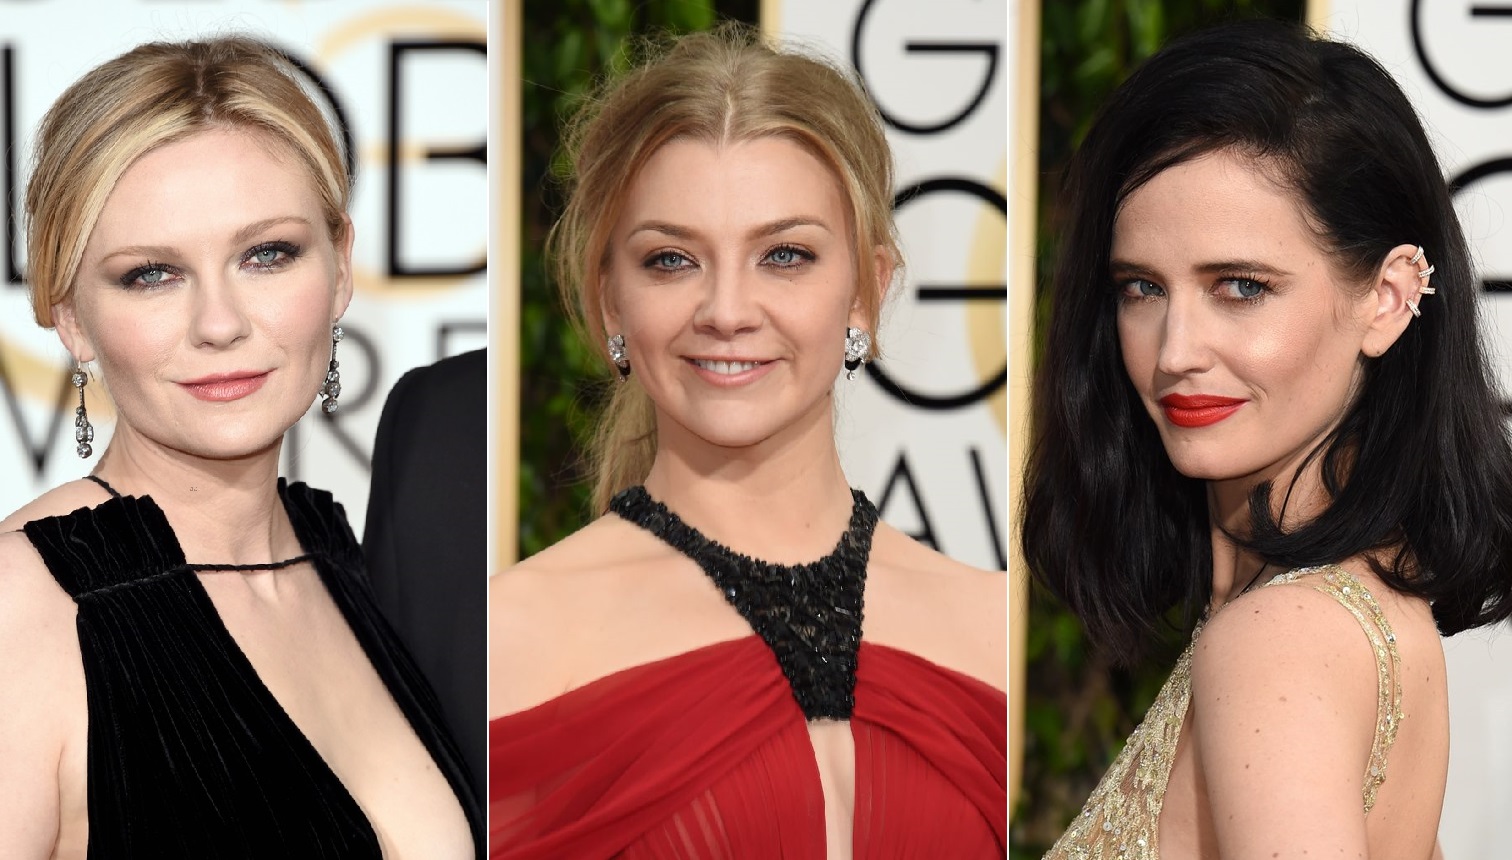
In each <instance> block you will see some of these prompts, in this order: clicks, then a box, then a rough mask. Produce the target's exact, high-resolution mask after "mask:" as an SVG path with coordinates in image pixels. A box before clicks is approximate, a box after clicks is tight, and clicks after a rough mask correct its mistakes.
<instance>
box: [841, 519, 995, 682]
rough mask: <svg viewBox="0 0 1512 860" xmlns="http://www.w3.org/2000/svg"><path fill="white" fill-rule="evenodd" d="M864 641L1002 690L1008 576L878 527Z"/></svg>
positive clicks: (870, 567)
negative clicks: (961, 673) (973, 565)
mask: <svg viewBox="0 0 1512 860" xmlns="http://www.w3.org/2000/svg"><path fill="white" fill-rule="evenodd" d="M866 635H867V636H868V637H869V638H870V639H871V640H872V641H875V642H879V643H881V644H884V645H890V646H893V647H897V648H901V649H903V650H905V651H909V652H912V653H915V654H918V655H919V656H921V657H924V658H925V659H928V660H931V661H933V662H935V663H938V664H940V665H942V666H946V667H948V668H951V669H955V670H957V671H960V672H963V673H964V674H967V675H971V676H972V677H975V678H977V679H978V680H981V681H984V682H986V683H987V684H990V685H991V686H993V687H996V688H997V689H999V690H1002V689H1005V688H1006V687H1007V683H1008V680H1007V679H1008V577H1007V575H1006V574H1004V573H1003V572H1002V571H992V570H982V569H980V568H976V567H972V566H971V565H969V564H965V563H964V562H961V561H957V560H955V559H952V558H950V557H948V556H946V555H944V554H943V553H940V552H937V551H936V550H933V549H931V548H929V547H927V546H924V545H923V544H921V543H919V542H918V541H916V540H914V539H913V538H911V537H909V536H908V535H905V534H903V533H902V532H900V531H898V530H897V529H895V528H893V527H892V526H889V525H887V524H886V523H879V524H878V526H877V531H876V534H875V535H874V536H873V539H872V554H871V560H870V564H869V565H868V567H867V585H866Z"/></svg>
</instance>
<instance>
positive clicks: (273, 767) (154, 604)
mask: <svg viewBox="0 0 1512 860" xmlns="http://www.w3.org/2000/svg"><path fill="white" fill-rule="evenodd" d="M279 493H280V495H281V496H282V497H283V501H284V507H285V509H286V510H287V511H288V514H289V519H290V520H291V521H292V523H293V525H294V530H295V533H296V534H297V535H298V537H299V540H300V543H301V544H302V545H303V547H304V551H305V552H306V553H309V554H310V555H312V556H313V563H314V566H315V569H316V570H317V571H318V572H319V575H320V578H321V581H322V582H323V583H324V584H325V587H326V589H327V590H328V591H329V592H330V594H331V598H332V600H334V601H335V603H336V606H337V607H338V608H339V609H340V610H341V613H342V615H343V616H344V617H345V618H346V622H347V624H348V625H349V626H350V627H351V629H352V632H353V634H354V635H355V636H356V638H357V641H358V642H359V643H360V644H361V646H362V648H363V650H364V651H365V652H366V653H367V657H368V659H369V660H371V661H372V664H373V667H374V668H375V669H376V670H377V672H378V676H379V677H380V678H381V679H382V680H383V682H384V684H385V685H387V687H388V690H389V692H390V694H392V695H393V697H394V700H395V701H396V702H398V704H399V707H400V709H401V710H402V711H403V713H404V715H405V717H406V718H408V720H409V722H410V725H411V726H412V727H413V728H414V730H415V733H416V734H417V735H418V736H419V738H420V740H421V741H422V742H423V743H424V744H425V747H426V749H427V750H429V751H430V754H431V756H432V757H433V758H434V759H435V760H436V764H437V765H438V766H439V767H440V768H441V771H442V773H444V774H445V775H446V779H447V781H448V782H449V783H450V784H451V787H452V791H454V792H456V794H457V797H458V799H459V800H460V801H461V803H462V807H463V809H464V810H465V812H466V813H467V817H468V822H469V824H470V825H471V827H472V831H473V841H474V843H475V844H476V845H478V846H482V845H483V844H484V843H483V835H482V833H483V831H482V816H481V812H480V807H479V804H478V799H477V798H476V796H474V794H473V792H472V790H471V788H470V786H469V782H468V780H467V779H466V776H465V773H464V770H463V767H464V766H463V764H462V759H461V757H460V755H459V754H458V752H457V748H456V745H455V744H454V743H453V742H452V740H451V738H450V737H449V736H448V735H447V734H446V731H445V729H444V728H443V727H442V723H441V720H440V713H439V709H438V706H437V703H436V699H435V696H434V695H433V694H432V693H431V691H430V688H429V687H428V686H427V685H426V683H425V681H424V679H423V678H422V677H421V675H420V673H419V671H418V670H417V669H416V668H415V666H414V664H413V663H412V662H411V660H410V658H409V656H408V655H407V654H406V653H405V652H404V650H403V647H402V646H401V645H400V644H399V641H398V639H397V638H396V637H395V636H394V634H393V632H392V631H391V630H390V628H389V627H388V624H387V623H386V622H385V621H384V619H383V617H382V616H381V615H380V614H379V612H378V610H377V609H376V607H375V606H374V604H373V601H372V598H371V596H370V594H369V590H368V586H367V582H366V579H365V577H364V575H363V568H362V554H361V550H360V548H359V546H358V544H357V541H356V539H355V538H354V537H353V535H352V531H351V527H350V526H348V525H347V521H346V515H345V513H344V512H343V510H342V508H341V506H340V505H338V504H336V502H335V501H334V500H333V499H332V497H331V494H330V493H326V492H324V491H319V490H313V489H311V488H309V487H307V486H305V485H304V484H292V485H286V484H285V483H284V482H282V481H280V482H279ZM25 532H26V536H27V537H28V538H29V539H30V540H31V542H32V544H33V545H34V546H35V547H36V548H37V551H38V552H39V553H40V554H41V556H42V559H43V561H45V562H46V564H47V567H48V569H49V570H50V571H52V574H53V576H54V577H55V578H56V579H57V581H58V583H59V585H61V586H62V587H63V589H64V590H65V591H67V592H68V594H69V595H70V596H72V597H73V599H74V602H75V603H76V604H77V606H78V621H77V625H78V631H79V649H80V651H81V652H82V654H83V662H84V680H85V685H86V690H87V694H88V701H89V749H88V780H89V857H90V858H136V857H143V858H145V857H152V858H180V857H183V858H191V857H192V858H205V857H217V858H267V857H301V858H306V857H307V858H327V857H329V858H338V857H339V858H368V857H372V858H377V857H381V856H382V855H381V852H380V849H379V845H378V838H377V836H376V835H375V834H374V832H373V828H372V826H371V824H370V823H369V822H368V820H367V818H366V817H365V816H364V815H363V812H362V810H361V809H360V808H359V807H358V805H357V803H356V801H355V800H353V798H352V796H351V794H349V793H348V792H347V790H346V788H345V787H344V786H342V784H341V782H340V780H339V779H337V777H336V774H335V773H333V772H332V771H331V769H330V768H329V767H328V766H327V765H326V763H325V761H324V760H323V759H322V758H321V757H320V755H319V753H317V752H316V750H315V748H314V747H313V746H312V745H311V744H310V742H309V740H308V739H306V738H305V736H304V735H303V734H302V733H301V732H300V731H299V728H298V727H297V726H296V725H295V724H294V722H293V720H291V719H290V718H289V716H288V715H287V714H286V713H285V712H284V710H283V708H282V707H281V706H280V705H279V703H278V701H277V700H276V699H275V698H274V697H273V695H272V693H270V692H269V691H268V689H267V687H265V686H264V685H263V683H262V680H261V679H260V678H258V676H257V673H256V672H255V671H253V668H252V664H251V663H250V662H249V661H248V660H247V658H246V655H245V654H243V653H242V651H241V649H240V648H239V647H238V646H237V644H236V641H235V640H234V639H233V638H232V637H231V634H230V633H229V632H228V631H227V630H226V627H225V625H224V624H222V622H221V619H220V616H219V615H218V614H217V613H216V611H215V606H214V604H212V603H211V601H210V597H209V595H208V594H207V593H206V592H205V589H204V587H203V586H202V585H201V583H200V580H199V575H197V574H196V573H195V572H194V571H193V570H191V569H189V568H188V567H187V566H186V565H185V561H184V554H183V550H182V549H181V548H180V546H179V543H178V539H177V538H176V537H175V536H174V534H173V530H172V528H170V527H169V524H168V520H167V518H166V517H164V516H163V512H162V510H161V509H159V508H158V506H157V505H156V504H155V503H153V501H152V500H151V499H150V498H147V497H141V498H136V497H130V496H127V497H120V498H114V499H112V500H110V501H108V502H105V503H103V504H101V505H99V506H98V507H95V508H87V509H80V510H77V511H75V512H73V513H71V514H69V515H67V516H63V517H51V518H48V519H42V520H37V521H34V522H31V523H27V524H26V526H25ZM204 575H207V576H235V575H237V574H235V573H209V574H204ZM362 716H363V715H361V714H353V715H352V719H353V720H354V721H356V720H360V719H362ZM374 754H375V755H381V754H382V753H381V751H376V750H375V751H374ZM480 853H481V847H480Z"/></svg>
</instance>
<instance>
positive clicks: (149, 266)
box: [116, 261, 179, 290]
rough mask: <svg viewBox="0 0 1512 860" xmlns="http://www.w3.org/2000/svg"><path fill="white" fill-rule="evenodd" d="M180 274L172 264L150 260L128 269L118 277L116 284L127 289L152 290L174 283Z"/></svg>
mask: <svg viewBox="0 0 1512 860" xmlns="http://www.w3.org/2000/svg"><path fill="white" fill-rule="evenodd" d="M178 274H179V273H178V271H177V270H176V269H175V268H174V267H172V266H169V265H166V264H164V263H153V262H150V261H149V262H147V263H144V264H142V265H140V266H136V267H134V268H131V269H128V270H127V271H126V272H125V273H124V274H122V275H121V276H120V277H118V278H116V284H117V286H121V287H124V288H126V289H137V290H150V289H153V288H155V287H161V286H163V285H165V284H169V283H172V282H173V279H174V278H175V277H177V276H178Z"/></svg>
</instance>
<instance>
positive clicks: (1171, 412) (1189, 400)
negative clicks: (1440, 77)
mask: <svg viewBox="0 0 1512 860" xmlns="http://www.w3.org/2000/svg"><path fill="white" fill-rule="evenodd" d="M1248 402H1249V401H1248V400H1245V399H1243V398H1241V397H1219V396H1218V395H1216V394H1167V395H1166V396H1164V397H1162V398H1160V407H1161V409H1163V410H1165V414H1166V419H1167V420H1169V421H1170V422H1171V423H1172V424H1175V425H1176V426H1177V427H1207V426H1208V425H1210V424H1217V423H1218V422H1219V421H1222V420H1223V419H1225V418H1227V417H1229V416H1230V415H1233V414H1234V413H1235V412H1238V411H1239V407H1241V406H1243V405H1244V404H1246V403H1248Z"/></svg>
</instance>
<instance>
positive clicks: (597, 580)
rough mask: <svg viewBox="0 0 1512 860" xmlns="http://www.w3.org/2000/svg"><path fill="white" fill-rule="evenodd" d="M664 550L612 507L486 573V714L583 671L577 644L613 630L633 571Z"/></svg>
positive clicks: (590, 644) (589, 643)
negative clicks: (504, 566)
mask: <svg viewBox="0 0 1512 860" xmlns="http://www.w3.org/2000/svg"><path fill="white" fill-rule="evenodd" d="M666 552H667V548H666V547H665V545H663V544H661V543H660V542H658V541H656V540H655V539H654V538H650V537H649V536H647V535H645V533H644V532H641V531H640V530H639V529H638V528H636V527H635V526H633V525H631V524H630V523H627V522H625V521H624V520H622V519H620V518H619V517H616V516H612V515H610V516H604V517H600V518H599V519H597V520H595V521H593V522H591V523H589V524H588V525H586V526H584V527H583V528H581V529H579V530H578V531H576V532H573V533H572V534H571V535H568V536H567V537H566V538H563V539H562V540H561V541H559V542H557V543H555V544H552V545H551V546H550V547H547V548H546V549H544V550H542V551H541V552H539V553H536V554H535V555H532V556H530V557H529V558H527V559H524V560H523V561H521V562H519V563H518V564H516V565H514V566H512V567H509V568H507V569H505V570H502V571H499V572H498V573H496V574H494V575H493V576H492V577H490V579H489V583H488V651H489V672H490V676H491V682H490V684H489V712H490V714H491V715H495V716H497V715H499V714H505V713H512V712H514V711H516V710H519V709H520V707H521V706H522V705H524V704H532V703H534V702H535V701H537V700H542V699H545V698H548V697H549V696H548V693H552V692H560V690H559V689H557V688H558V687H560V686H562V685H563V684H564V683H566V681H565V680H564V679H567V678H570V677H572V676H574V675H575V674H577V673H579V672H580V671H581V665H582V663H583V662H584V659H585V658H584V653H583V652H585V651H588V652H593V651H594V650H595V649H596V648H597V645H596V643H598V642H599V641H600V639H601V638H603V637H608V638H613V633H612V631H611V630H609V627H610V626H611V622H615V621H616V619H617V618H618V617H619V616H620V615H622V613H621V612H619V611H618V609H619V608H620V607H622V606H624V605H625V604H626V602H627V601H629V600H632V599H633V598H634V595H633V594H631V593H630V590H632V589H634V588H636V578H635V576H634V574H635V572H636V571H637V570H639V569H642V568H647V567H651V566H652V564H651V562H653V561H654V560H656V559H659V558H664V557H665V554H666ZM627 574H629V575H627Z"/></svg>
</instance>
